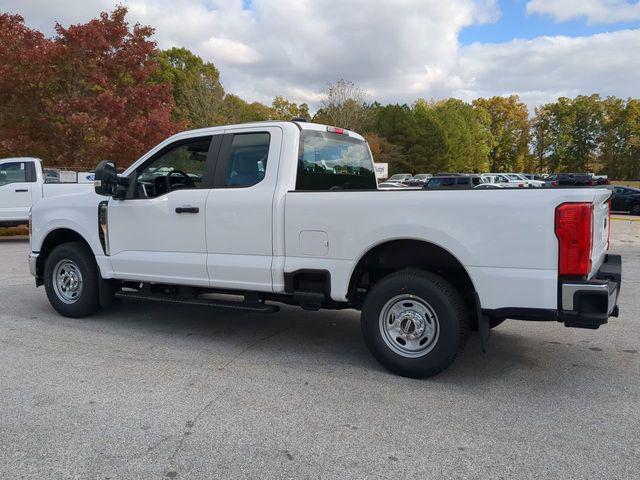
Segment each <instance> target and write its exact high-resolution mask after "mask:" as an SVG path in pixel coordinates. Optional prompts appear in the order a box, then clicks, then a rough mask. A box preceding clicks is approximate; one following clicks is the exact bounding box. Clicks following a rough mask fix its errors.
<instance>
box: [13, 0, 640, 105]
mask: <svg viewBox="0 0 640 480" xmlns="http://www.w3.org/2000/svg"><path fill="white" fill-rule="evenodd" d="M121 1H122V0H85V1H83V2H77V0H75V1H74V0H58V1H56V2H54V1H51V0H31V1H29V2H25V1H24V0H3V4H2V7H1V8H2V10H5V11H13V12H17V13H20V14H22V15H23V16H25V18H26V22H27V24H28V25H30V26H32V27H35V28H39V29H41V30H43V31H45V32H47V33H49V34H52V33H53V30H52V26H53V23H54V21H55V20H59V21H61V22H62V23H63V24H65V25H66V24H69V23H77V22H84V21H87V20H89V19H90V18H93V17H95V16H96V15H97V12H99V11H100V10H109V9H111V8H113V6H114V5H115V4H116V3H121ZM611 1H612V0H609V2H608V3H610V2H611ZM603 2H605V0H601V1H600V2H593V1H592V0H582V1H580V2H576V4H575V5H577V6H580V5H583V4H584V3H591V4H592V3H599V4H602V3H603ZM124 3H126V4H127V5H128V7H129V9H130V21H132V22H140V23H142V24H147V25H151V26H153V27H155V29H156V34H155V39H156V40H157V42H158V45H159V46H160V47H161V48H167V47H171V46H184V47H187V48H189V49H190V50H192V51H194V52H195V53H197V54H198V55H200V56H202V57H203V58H204V59H206V60H209V61H212V62H214V63H215V64H216V66H217V67H218V68H219V70H220V73H221V77H222V81H223V84H224V86H225V88H226V89H227V90H228V91H230V92H232V93H235V94H238V95H241V96H242V97H244V98H246V99H248V100H259V101H263V102H270V101H271V100H272V99H273V97H274V96H275V95H283V96H285V97H288V98H290V99H292V100H295V101H299V102H302V101H304V102H308V103H311V104H317V103H318V101H319V99H320V94H321V92H322V91H323V90H324V88H325V87H326V85H327V83H329V82H332V81H335V80H337V79H339V78H346V79H349V80H352V81H354V82H356V83H357V84H358V85H359V86H361V87H363V88H364V89H365V90H366V91H367V92H368V93H369V94H370V95H371V97H372V98H373V99H376V100H379V101H381V102H411V101H413V100H415V99H416V98H419V97H425V98H432V97H433V98H442V97H447V96H452V95H455V96H458V97H460V98H464V99H467V100H471V99H473V98H475V97H478V96H486V95H503V94H511V93H518V94H520V95H521V96H522V97H523V98H524V99H525V100H526V101H527V102H528V103H530V104H531V105H535V104H538V103H541V102H544V101H548V100H551V99H553V98H555V97H557V96H559V95H576V94H581V93H585V94H589V93H593V92H599V93H603V94H612V95H618V96H627V95H631V96H637V88H636V85H638V84H640V56H639V55H638V54H637V51H638V47H639V46H640V30H627V31H619V32H613V33H607V34H600V35H593V36H588V37H581V38H568V37H540V38H536V39H533V40H529V41H524V40H513V41H510V42H506V43H501V44H473V45H471V46H464V47H463V46H460V43H459V41H458V36H459V33H460V31H461V30H462V29H463V28H465V27H467V26H470V25H477V24H480V23H486V22H491V21H495V20H496V19H497V18H498V17H499V15H500V12H499V9H498V6H497V3H496V1H495V0H476V1H473V0H450V1H446V2H443V1H440V0H343V1H342V2H339V3H336V2H331V1H329V0H252V2H251V4H252V8H251V9H245V8H243V2H242V0H124ZM543 3H546V2H544V1H543V0H532V1H531V2H529V4H528V8H529V6H530V5H532V4H534V7H535V8H542V7H540V5H542V4H543ZM549 3H550V2H549ZM554 3H567V2H557V1H556V2H554ZM605 3H606V2H605ZM615 3H616V4H619V3H620V2H615ZM535 5H538V7H536V6H535ZM534 7H531V8H534ZM576 8H577V7H576ZM574 10H575V9H574Z"/></svg>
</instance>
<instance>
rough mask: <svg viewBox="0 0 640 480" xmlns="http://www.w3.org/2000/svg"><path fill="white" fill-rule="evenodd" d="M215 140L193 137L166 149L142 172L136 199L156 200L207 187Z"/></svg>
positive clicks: (139, 176) (143, 167)
mask: <svg viewBox="0 0 640 480" xmlns="http://www.w3.org/2000/svg"><path fill="white" fill-rule="evenodd" d="M211 139H212V137H211V136H207V137H197V138H191V139H188V140H180V141H178V142H176V143H174V144H171V145H169V146H168V147H165V149H163V150H162V151H161V152H160V153H159V154H158V155H157V156H156V157H155V158H154V159H153V160H151V162H150V163H147V164H145V165H143V166H142V168H141V169H140V170H139V171H138V177H137V180H136V192H135V195H136V197H137V198H154V197H158V196H160V195H164V194H166V193H169V192H173V191H175V190H183V189H194V188H205V187H204V176H205V169H206V166H207V157H208V154H209V147H210V146H211Z"/></svg>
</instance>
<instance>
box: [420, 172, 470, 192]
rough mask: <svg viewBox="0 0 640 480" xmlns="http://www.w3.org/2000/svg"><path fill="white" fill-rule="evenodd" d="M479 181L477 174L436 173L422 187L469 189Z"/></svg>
mask: <svg viewBox="0 0 640 480" xmlns="http://www.w3.org/2000/svg"><path fill="white" fill-rule="evenodd" d="M481 183H482V180H481V179H480V176H479V175H450V176H444V175H443V176H438V175H436V176H435V177H433V178H432V179H430V180H429V181H428V182H427V183H426V185H425V186H424V187H422V188H423V189H425V190H449V189H470V188H473V187H475V186H476V185H480V184H481Z"/></svg>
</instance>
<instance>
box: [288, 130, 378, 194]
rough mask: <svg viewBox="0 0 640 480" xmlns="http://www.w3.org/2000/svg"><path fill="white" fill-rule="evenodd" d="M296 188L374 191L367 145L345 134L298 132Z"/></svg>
mask: <svg viewBox="0 0 640 480" xmlns="http://www.w3.org/2000/svg"><path fill="white" fill-rule="evenodd" d="M300 142H301V146H300V147H301V148H300V154H299V157H298V176H297V180H296V190H353V189H358V190H367V189H371V190H375V189H377V188H378V183H377V181H376V175H375V171H374V169H373V160H372V158H371V153H370V152H369V148H368V147H367V144H366V143H365V142H364V141H362V140H359V139H356V138H352V137H350V136H348V135H340V134H336V133H329V132H318V131H311V130H307V131H304V132H303V133H302V135H301V139H300Z"/></svg>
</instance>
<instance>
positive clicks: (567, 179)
mask: <svg viewBox="0 0 640 480" xmlns="http://www.w3.org/2000/svg"><path fill="white" fill-rule="evenodd" d="M545 181H546V186H547V187H590V186H593V185H595V184H596V182H595V181H594V180H593V177H592V176H591V175H589V174H588V173H553V174H551V175H549V176H548V177H547V178H546V179H545Z"/></svg>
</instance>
